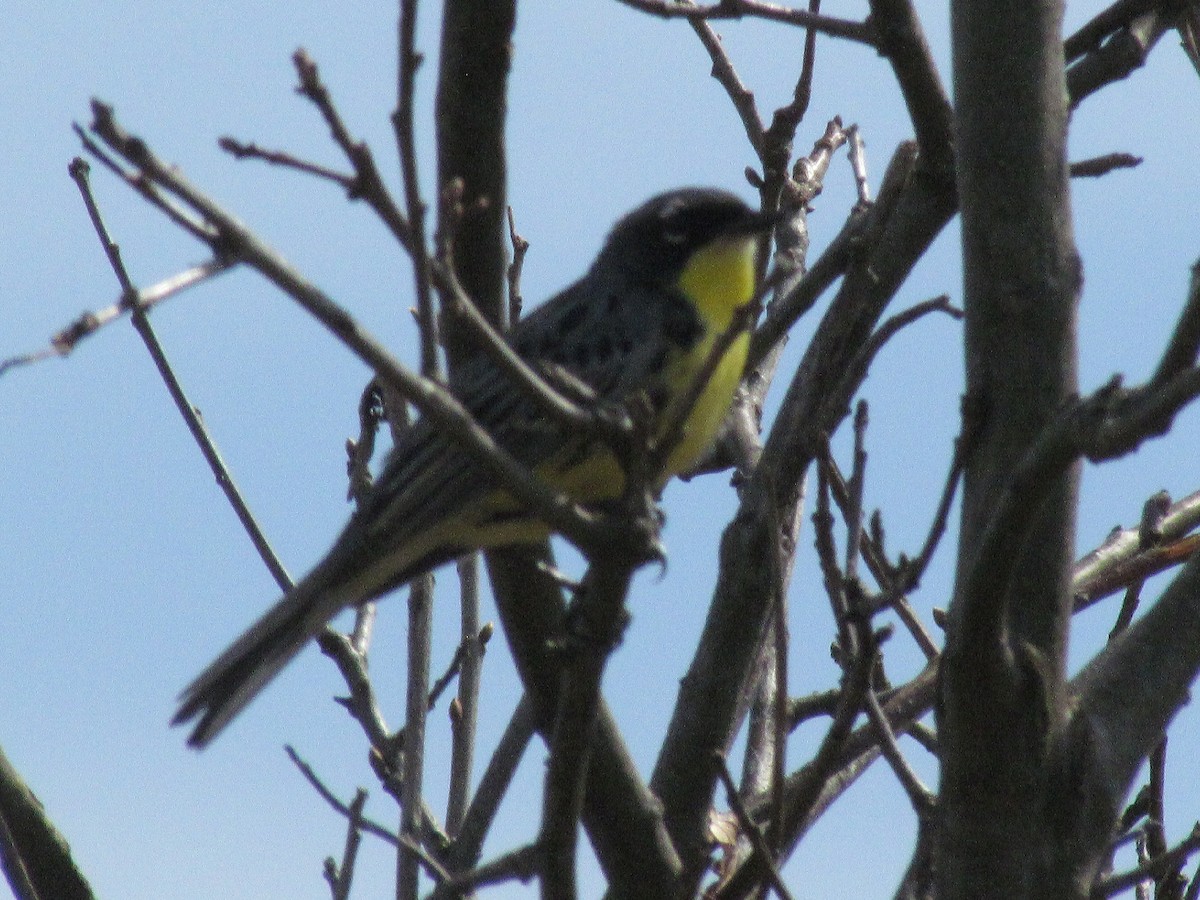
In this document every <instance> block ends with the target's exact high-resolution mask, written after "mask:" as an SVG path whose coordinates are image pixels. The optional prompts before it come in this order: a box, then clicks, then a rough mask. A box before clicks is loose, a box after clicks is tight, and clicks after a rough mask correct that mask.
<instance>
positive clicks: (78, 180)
mask: <svg viewBox="0 0 1200 900" xmlns="http://www.w3.org/2000/svg"><path fill="white" fill-rule="evenodd" d="M70 172H71V177H72V178H73V179H74V181H75V184H76V185H77V186H78V188H79V192H80V194H81V196H82V197H83V202H84V205H85V206H86V207H87V211H88V216H89V218H90V219H91V221H92V226H93V227H94V228H95V229H96V235H97V237H99V238H100V243H101V245H102V246H103V248H104V252H105V254H106V255H107V256H108V261H109V264H110V265H111V266H112V270H113V273H114V274H115V275H116V276H117V281H118V283H119V284H120V285H121V293H122V295H123V302H124V303H126V304H127V305H128V307H129V309H130V322H131V323H132V324H133V327H134V328H135V329H136V330H137V333H138V334H139V335H140V336H141V338H142V341H143V343H145V345H146V349H147V351H148V352H149V353H150V357H151V359H153V360H154V365H155V367H156V368H157V369H158V373H159V376H160V377H161V378H162V380H163V384H165V385H166V386H167V391H168V392H169V393H170V395H171V399H172V400H174V401H175V407H176V409H178V410H179V414H180V415H181V416H183V420H184V422H185V423H186V424H187V427H188V430H189V431H190V432H191V433H192V437H193V438H194V439H195V441H196V444H197V445H198V446H199V448H200V452H201V453H202V454H203V455H204V458H205V460H206V461H207V462H208V465H209V468H210V469H212V472H213V475H214V476H216V479H217V484H218V485H219V486H220V488H221V490H222V491H223V492H224V493H225V497H226V499H228V500H229V504H230V505H231V506H232V507H233V510H234V512H235V513H236V514H237V517H238V520H239V521H240V522H241V523H242V527H243V528H244V529H245V530H246V534H247V535H249V537H250V541H251V543H253V544H254V548H255V550H257V551H258V555H259V556H260V557H261V558H262V561H263V562H264V563H265V564H266V566H267V570H268V571H269V572H270V573H271V575H272V576H273V577H274V578H275V582H276V583H277V584H278V585H279V587H280V589H281V590H283V591H285V592H286V591H288V590H289V589H291V586H292V580H291V577H290V576H289V575H288V573H287V570H286V569H285V568H284V567H283V563H281V562H280V561H279V557H278V556H276V555H275V551H274V550H273V549H272V548H271V545H270V542H269V541H267V538H266V535H265V534H263V531H262V529H261V528H260V527H259V525H258V522H257V521H256V520H255V518H254V515H253V514H252V513H251V512H250V507H249V506H248V505H247V504H246V501H245V500H244V499H243V498H242V495H241V492H240V491H239V490H238V487H237V485H236V484H235V483H234V481H233V476H232V475H230V474H229V469H228V468H227V467H226V466H225V462H224V460H222V459H221V454H220V451H218V450H217V447H216V445H215V444H214V443H213V440H212V438H211V436H210V435H209V434H208V429H207V428H205V426H204V422H203V421H202V420H201V418H200V413H199V412H198V411H197V410H196V408H195V407H194V406H193V405H192V404H191V401H189V400H188V398H187V396H186V395H185V394H184V393H183V387H182V386H181V385H180V384H179V380H178V379H177V378H176V377H175V373H174V371H173V370H172V369H171V364H170V363H169V362H168V361H167V357H166V354H165V353H164V352H163V349H162V345H161V344H159V342H158V337H157V335H155V333H154V329H153V328H151V327H150V319H149V317H148V316H147V315H146V313H145V310H143V309H142V308H141V306H140V305H139V299H138V292H137V288H136V287H134V284H133V280H132V279H131V278H130V277H129V272H128V271H127V270H126V269H125V263H124V262H123V260H122V259H121V249H120V247H118V246H117V244H116V242H115V241H113V240H112V238H111V237H110V236H109V234H108V228H107V227H106V226H105V224H104V219H103V217H102V216H101V215H100V208H99V207H98V206H97V205H96V198H95V196H94V195H93V194H92V189H91V181H90V178H89V173H90V167H89V166H88V164H87V162H85V161H84V160H82V159H79V158H78V157H77V158H76V159H75V161H74V162H73V163H72V164H71V167H70Z"/></svg>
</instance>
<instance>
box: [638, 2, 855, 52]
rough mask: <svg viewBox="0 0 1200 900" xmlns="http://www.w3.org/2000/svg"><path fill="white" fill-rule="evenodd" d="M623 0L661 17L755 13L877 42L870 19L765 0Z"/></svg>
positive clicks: (722, 16)
mask: <svg viewBox="0 0 1200 900" xmlns="http://www.w3.org/2000/svg"><path fill="white" fill-rule="evenodd" d="M620 2H621V3H624V4H625V5H626V6H631V7H633V8H634V9H636V10H640V11H641V12H644V13H649V14H650V15H652V16H658V17H659V18H662V19H689V20H692V21H698V20H703V19H740V18H743V17H753V18H757V19H766V20H768V21H771V22H783V23H784V24H787V25H796V26H799V27H801V28H808V29H810V30H812V31H819V32H821V33H822V34H828V35H831V36H833V37H840V38H846V39H847V40H851V41H857V42H858V43H860V44H867V45H869V46H874V45H875V42H876V36H875V30H874V28H873V27H872V26H871V24H870V23H869V22H855V21H853V20H849V19H835V18H832V17H830V16H822V15H817V14H815V13H812V12H808V11H806V10H802V9H790V8H788V7H786V6H778V5H776V4H774V3H764V2H761V0H719V2H717V3H713V4H708V5H704V6H700V5H692V4H684V3H680V2H678V0H620Z"/></svg>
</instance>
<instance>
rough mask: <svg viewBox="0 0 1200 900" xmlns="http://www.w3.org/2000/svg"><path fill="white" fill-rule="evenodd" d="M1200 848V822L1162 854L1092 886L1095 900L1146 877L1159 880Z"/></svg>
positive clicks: (1124, 888) (1117, 892)
mask: <svg viewBox="0 0 1200 900" xmlns="http://www.w3.org/2000/svg"><path fill="white" fill-rule="evenodd" d="M1197 850H1200V823H1197V824H1196V825H1194V826H1192V830H1191V833H1190V834H1188V836H1187V837H1185V838H1184V839H1183V840H1182V841H1180V842H1179V843H1178V844H1176V845H1175V846H1174V847H1172V848H1171V849H1170V850H1168V851H1167V852H1166V853H1164V854H1162V855H1161V856H1157V857H1155V858H1153V859H1149V860H1147V861H1145V862H1144V863H1142V864H1141V865H1139V866H1138V867H1137V868H1135V869H1131V870H1130V871H1128V872H1122V873H1120V874H1119V875H1111V876H1109V877H1108V878H1105V879H1103V880H1102V881H1100V882H1099V883H1098V884H1097V885H1096V886H1095V887H1093V888H1092V898H1093V900H1100V898H1103V897H1112V896H1114V895H1116V894H1119V893H1121V891H1127V890H1129V889H1130V888H1131V887H1133V886H1134V885H1136V884H1138V883H1139V882H1141V881H1144V880H1146V879H1151V880H1157V879H1158V878H1161V877H1162V876H1163V875H1165V874H1167V873H1168V872H1173V871H1177V870H1178V869H1180V868H1182V867H1183V865H1184V864H1185V863H1186V862H1187V861H1188V858H1189V857H1191V855H1192V854H1193V853H1195V852H1196V851H1197Z"/></svg>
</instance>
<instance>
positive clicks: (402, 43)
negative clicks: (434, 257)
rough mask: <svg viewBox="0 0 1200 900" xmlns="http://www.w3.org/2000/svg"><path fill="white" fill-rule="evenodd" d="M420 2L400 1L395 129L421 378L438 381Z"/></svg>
mask: <svg viewBox="0 0 1200 900" xmlns="http://www.w3.org/2000/svg"><path fill="white" fill-rule="evenodd" d="M416 35H417V0H400V27H399V29H398V37H399V48H398V53H397V56H398V66H397V72H396V80H397V85H396V111H395V112H394V113H392V128H393V130H394V131H395V134H396V148H397V150H398V151H399V153H400V172H401V175H402V176H403V180H404V199H405V203H406V205H407V208H408V227H409V228H410V229H411V232H412V241H411V242H410V243H409V245H408V247H407V248H406V249H407V250H408V254H409V256H410V257H411V258H412V265H413V284H414V287H415V289H416V293H417V323H418V326H419V327H418V332H419V335H420V339H421V374H422V375H424V376H425V377H426V378H437V377H438V374H439V371H440V366H439V364H438V355H437V348H438V332H437V329H438V323H437V316H436V314H435V312H434V308H433V286H432V284H431V282H430V273H429V269H430V260H429V248H428V245H427V244H426V242H425V210H426V206H425V201H424V200H423V199H422V197H421V184H420V180H419V177H418V174H417V144H416V129H415V127H414V124H413V116H414V102H413V98H414V95H415V93H416V82H417V69H418V68H419V67H420V65H421V62H422V60H423V57H422V56H421V54H420V53H418V52H417V50H416Z"/></svg>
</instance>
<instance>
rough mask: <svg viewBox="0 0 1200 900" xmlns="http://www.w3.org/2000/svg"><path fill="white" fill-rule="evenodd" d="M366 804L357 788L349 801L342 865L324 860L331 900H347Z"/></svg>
mask: <svg viewBox="0 0 1200 900" xmlns="http://www.w3.org/2000/svg"><path fill="white" fill-rule="evenodd" d="M366 804H367V792H366V791H364V790H363V789H362V788H359V789H358V790H357V791H356V792H355V794H354V799H353V800H352V801H350V806H349V815H348V816H347V822H346V846H345V848H344V849H343V850H342V863H341V865H336V864H335V863H334V861H333V858H332V857H330V858H329V859H327V860H325V880H326V881H328V882H329V892H330V894H331V896H332V900H349V897H350V885H351V883H353V881H354V863H355V861H356V860H357V859H358V848H359V845H360V844H361V843H362V812H363V807H364V806H366Z"/></svg>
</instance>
